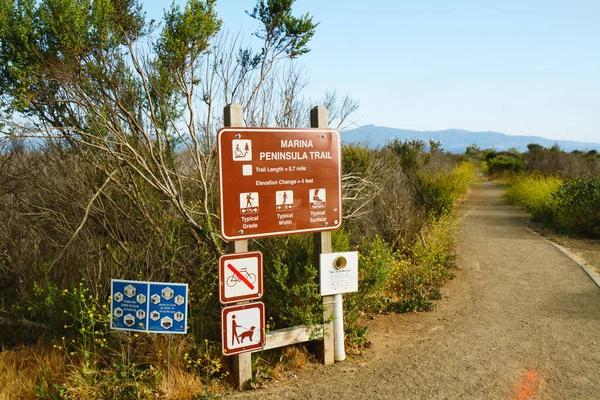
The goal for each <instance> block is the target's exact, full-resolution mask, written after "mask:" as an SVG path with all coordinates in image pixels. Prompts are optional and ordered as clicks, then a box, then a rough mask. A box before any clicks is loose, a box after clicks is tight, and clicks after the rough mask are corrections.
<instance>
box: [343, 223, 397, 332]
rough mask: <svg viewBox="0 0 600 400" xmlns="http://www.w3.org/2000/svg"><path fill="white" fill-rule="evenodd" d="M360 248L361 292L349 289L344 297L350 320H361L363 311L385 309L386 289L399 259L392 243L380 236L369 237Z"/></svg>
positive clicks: (359, 286)
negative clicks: (359, 318)
mask: <svg viewBox="0 0 600 400" xmlns="http://www.w3.org/2000/svg"><path fill="white" fill-rule="evenodd" d="M358 249H359V259H358V260H359V262H358V263H359V269H358V274H359V279H358V292H356V293H349V294H347V295H346V297H345V299H344V309H345V314H346V316H345V318H346V323H348V324H352V323H354V322H355V321H356V320H358V317H359V315H360V312H361V311H377V310H381V309H382V307H383V305H384V303H385V297H386V296H385V293H384V289H385V288H386V286H387V285H388V281H389V276H390V272H391V271H392V270H393V269H394V268H395V264H396V263H397V260H396V256H395V255H394V251H393V249H392V247H391V246H390V245H389V244H388V243H387V242H386V241H385V240H383V239H382V238H381V237H380V236H377V235H376V236H375V237H373V238H366V239H365V240H364V241H363V243H362V244H361V245H360V246H359V248H358Z"/></svg>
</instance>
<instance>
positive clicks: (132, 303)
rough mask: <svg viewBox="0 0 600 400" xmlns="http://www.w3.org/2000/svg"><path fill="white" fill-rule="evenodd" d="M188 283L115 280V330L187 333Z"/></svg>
mask: <svg viewBox="0 0 600 400" xmlns="http://www.w3.org/2000/svg"><path fill="white" fill-rule="evenodd" d="M187 302H188V285H187V284H184V283H159V282H140V281H123V280H118V279H113V280H111V315H112V318H111V321H110V327H111V329H121V330H127V331H142V332H156V333H186V332H187Z"/></svg>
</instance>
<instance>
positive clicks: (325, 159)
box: [217, 127, 342, 240]
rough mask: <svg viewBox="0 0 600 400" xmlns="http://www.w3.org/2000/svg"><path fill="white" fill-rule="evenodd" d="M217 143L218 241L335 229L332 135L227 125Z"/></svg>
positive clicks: (337, 152) (337, 203)
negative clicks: (219, 221) (221, 239)
mask: <svg viewBox="0 0 600 400" xmlns="http://www.w3.org/2000/svg"><path fill="white" fill-rule="evenodd" d="M217 141H218V149H219V187H220V206H221V235H222V236H223V238H224V239H226V240H240V239H251V238H259V237H267V236H277V235H289V234H294V233H303V232H320V231H327V230H333V229H337V228H339V227H340V225H341V223H342V214H341V202H342V196H341V146H340V134H339V132H338V131H336V130H335V129H284V128H271V129H269V128H233V127H232V128H223V129H221V130H220V131H219V133H218V134H217Z"/></svg>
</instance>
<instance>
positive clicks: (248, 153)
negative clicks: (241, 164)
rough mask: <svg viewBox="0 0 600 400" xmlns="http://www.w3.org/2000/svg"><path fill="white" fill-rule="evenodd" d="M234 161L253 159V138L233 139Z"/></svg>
mask: <svg viewBox="0 0 600 400" xmlns="http://www.w3.org/2000/svg"><path fill="white" fill-rule="evenodd" d="M232 146H233V161H251V160H252V141H251V140H233V141H232Z"/></svg>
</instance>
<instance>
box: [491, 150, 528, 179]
mask: <svg viewBox="0 0 600 400" xmlns="http://www.w3.org/2000/svg"><path fill="white" fill-rule="evenodd" d="M487 166H488V174H490V175H499V174H502V173H507V172H508V173H517V172H519V171H521V169H522V168H523V162H522V161H521V160H519V159H518V158H516V157H515V156H512V155H508V154H500V155H498V156H496V157H494V158H490V159H489V160H487Z"/></svg>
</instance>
